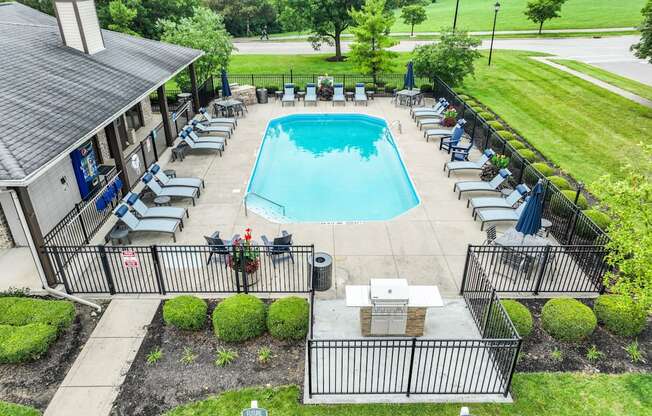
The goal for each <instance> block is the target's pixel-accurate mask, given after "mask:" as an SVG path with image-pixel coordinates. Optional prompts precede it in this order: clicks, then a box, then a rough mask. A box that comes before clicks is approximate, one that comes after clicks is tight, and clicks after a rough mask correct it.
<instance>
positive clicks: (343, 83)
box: [342, 74, 346, 89]
mask: <svg viewBox="0 0 652 416" xmlns="http://www.w3.org/2000/svg"><path fill="white" fill-rule="evenodd" d="M342 79H343V81H344V82H342V85H344V89H346V74H344V75H342Z"/></svg>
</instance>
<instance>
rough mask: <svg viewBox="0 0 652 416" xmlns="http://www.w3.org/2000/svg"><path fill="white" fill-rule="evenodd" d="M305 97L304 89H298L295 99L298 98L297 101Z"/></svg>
mask: <svg viewBox="0 0 652 416" xmlns="http://www.w3.org/2000/svg"><path fill="white" fill-rule="evenodd" d="M305 97H306V92H305V91H299V92H298V93H297V100H298V101H301V100H303V99H304V98H305Z"/></svg>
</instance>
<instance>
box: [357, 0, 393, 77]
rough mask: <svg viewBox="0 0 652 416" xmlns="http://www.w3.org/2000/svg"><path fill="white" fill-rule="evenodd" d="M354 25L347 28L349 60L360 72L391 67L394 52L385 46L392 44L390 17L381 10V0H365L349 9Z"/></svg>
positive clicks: (367, 73)
mask: <svg viewBox="0 0 652 416" xmlns="http://www.w3.org/2000/svg"><path fill="white" fill-rule="evenodd" d="M350 13H351V17H352V18H353V21H354V24H355V26H354V27H353V29H351V32H353V35H354V36H355V42H354V43H353V44H352V45H351V60H352V61H353V63H355V64H356V65H357V66H358V69H359V71H360V72H362V73H363V74H365V75H372V76H373V79H374V84H375V83H376V76H377V75H378V74H379V73H381V72H383V71H387V70H389V69H391V67H392V59H394V58H395V57H396V56H397V54H396V53H395V52H391V51H389V50H387V48H389V47H391V46H393V45H395V44H396V42H395V41H394V40H392V39H391V38H390V37H389V31H390V29H391V27H392V25H393V24H394V17H393V16H391V15H388V14H387V13H386V12H385V0H366V2H365V4H364V6H362V9H361V10H351V12H350Z"/></svg>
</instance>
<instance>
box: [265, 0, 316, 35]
mask: <svg viewBox="0 0 652 416" xmlns="http://www.w3.org/2000/svg"><path fill="white" fill-rule="evenodd" d="M290 1H291V0H272V4H273V5H274V8H276V15H277V16H278V17H277V19H276V22H277V23H278V24H279V26H280V28H281V29H282V30H283V31H285V32H293V31H300V30H304V29H305V27H306V26H308V22H307V21H306V19H305V16H304V15H303V13H301V12H298V11H297V10H296V9H294V8H293V7H291V5H290Z"/></svg>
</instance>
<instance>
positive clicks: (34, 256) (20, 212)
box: [7, 189, 102, 313]
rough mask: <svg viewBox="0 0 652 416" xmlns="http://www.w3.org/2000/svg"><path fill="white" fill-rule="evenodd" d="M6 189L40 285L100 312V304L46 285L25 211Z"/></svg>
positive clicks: (13, 194) (59, 295)
mask: <svg viewBox="0 0 652 416" xmlns="http://www.w3.org/2000/svg"><path fill="white" fill-rule="evenodd" d="M7 191H8V192H9V194H10V195H11V199H12V200H13V202H14V206H15V207H16V212H17V213H18V218H19V219H20V225H21V227H22V228H23V232H24V233H25V237H26V238H27V245H28V246H29V250H30V251H31V252H32V260H34V263H35V264H36V271H37V272H38V277H39V279H41V285H42V286H43V289H44V290H45V291H46V292H48V293H50V294H51V295H53V296H55V297H58V298H65V299H68V300H71V301H73V302H77V303H81V304H83V305H86V306H90V307H91V308H94V309H96V310H97V312H98V313H100V312H102V307H101V306H100V305H98V304H96V303H93V302H89V301H87V300H85V299H82V298H78V297H77V296H72V295H69V294H68V293H65V292H62V291H60V290H56V289H52V288H51V287H50V286H49V285H48V282H47V279H46V278H45V273H44V272H43V267H42V266H41V262H39V261H38V260H36V259H38V250H37V248H36V245H35V244H34V240H32V234H31V233H30V232H29V227H28V226H27V219H26V218H25V213H24V212H23V206H22V205H21V204H20V201H19V200H18V195H16V191H14V190H13V189H9V190H7Z"/></svg>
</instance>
